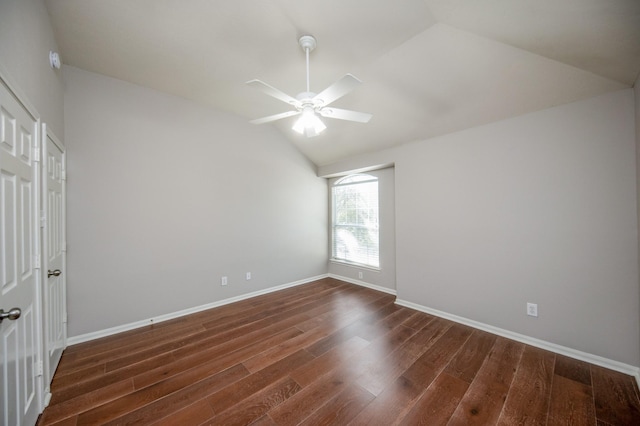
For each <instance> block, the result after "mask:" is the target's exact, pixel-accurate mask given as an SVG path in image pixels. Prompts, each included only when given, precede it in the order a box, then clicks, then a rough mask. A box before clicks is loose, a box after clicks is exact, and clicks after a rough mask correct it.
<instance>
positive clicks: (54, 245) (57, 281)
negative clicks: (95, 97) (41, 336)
mask: <svg viewBox="0 0 640 426" xmlns="http://www.w3.org/2000/svg"><path fill="white" fill-rule="evenodd" d="M42 134H43V138H44V139H45V141H44V144H43V146H44V154H43V156H42V157H43V161H42V177H43V179H42V192H43V194H45V195H44V196H43V198H42V210H43V212H44V214H45V220H44V221H43V223H44V230H43V237H44V238H43V244H42V246H43V258H44V265H43V269H44V271H46V276H44V277H43V280H44V292H43V293H44V318H45V321H44V323H45V324H46V329H45V344H46V347H45V349H46V356H47V360H46V361H47V368H46V373H47V374H46V375H47V377H46V380H47V382H46V383H47V384H48V383H51V379H52V378H53V373H55V371H56V367H57V366H58V363H59V362H60V357H61V356H62V351H63V350H64V348H65V346H66V340H67V327H66V326H67V324H66V322H67V319H66V317H67V314H66V312H67V305H66V291H65V289H66V285H65V273H64V272H65V252H66V247H65V246H66V243H65V240H66V239H65V188H64V184H65V154H64V151H63V149H62V144H61V143H60V142H59V141H58V139H57V138H56V137H55V136H54V135H53V134H52V133H51V132H50V131H47V127H46V125H45V124H43V125H42ZM47 391H48V390H47Z"/></svg>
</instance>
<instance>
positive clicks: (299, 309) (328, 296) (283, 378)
mask: <svg viewBox="0 0 640 426" xmlns="http://www.w3.org/2000/svg"><path fill="white" fill-rule="evenodd" d="M51 390H52V393H53V395H52V398H51V401H50V404H49V406H48V407H47V408H46V409H45V411H44V413H43V414H42V415H41V416H40V418H39V420H38V426H45V425H55V424H57V425H59V426H72V425H84V424H107V425H149V424H159V425H178V424H179V425H182V424H185V425H191V424H193V425H197V424H223V423H224V424H235V423H237V424H246V423H250V422H251V423H252V424H254V425H263V426H274V425H289V424H291V425H293V424H313V425H316V424H340V425H343V424H348V423H351V424H353V425H364V424H367V425H369V424H371V425H384V426H388V425H393V424H398V423H403V424H421V422H424V423H426V424H430V425H431V424H440V423H443V424H444V423H448V424H449V425H451V426H455V425H492V424H504V425H507V424H508V425H511V424H521V423H522V424H548V425H550V426H551V425H553V426H555V424H594V422H595V424H597V425H599V426H618V425H626V424H634V425H635V424H640V397H639V391H638V388H637V384H636V383H635V379H634V378H633V377H630V376H627V375H624V374H621V373H616V372H613V371H610V370H606V369H603V368H601V367H596V366H593V365H589V364H587V363H585V362H582V361H576V360H573V359H570V358H567V357H565V356H561V355H555V354H551V353H549V352H545V351H543V350H541V349H537V348H533V347H530V346H527V345H524V344H522V343H518V342H514V341H512V340H508V339H505V338H503V337H497V336H493V335H490V334H487V333H485V332H482V331H480V330H475V329H473V328H470V327H468V326H465V325H462V324H457V323H454V322H452V321H449V320H447V319H443V318H438V317H434V316H432V315H429V314H425V313H422V312H418V311H415V310H412V309H409V308H406V307H403V306H400V305H397V304H395V297H394V296H393V295H390V294H387V293H382V292H378V291H375V290H372V289H369V288H365V287H361V286H356V285H353V284H349V283H345V282H342V281H338V280H335V279H333V278H323V279H321V280H318V281H315V282H313V283H308V284H304V285H301V286H297V287H292V288H288V289H285V290H281V291H278V292H273V293H269V294H265V295H262V296H258V297H255V298H251V299H245V300H242V301H239V302H237V303H233V304H229V305H225V306H220V307H218V308H214V309H209V310H204V311H200V312H197V313H194V314H191V315H188V316H184V317H180V318H175V319H172V320H169V321H164V322H161V323H157V324H151V325H149V326H145V327H142V328H139V329H136V330H130V331H127V332H124V333H120V334H117V335H112V336H108V337H105V338H101V339H98V340H95V341H91V342H85V343H81V344H79V345H74V346H72V347H70V348H67V349H66V350H65V351H64V352H63V355H62V359H61V361H60V365H59V367H58V369H57V371H56V374H55V376H54V380H53V383H52V386H51ZM590 396H592V397H590Z"/></svg>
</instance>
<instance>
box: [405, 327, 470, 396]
mask: <svg viewBox="0 0 640 426" xmlns="http://www.w3.org/2000/svg"><path fill="white" fill-rule="evenodd" d="M448 324H449V325H450V327H449V328H448V329H447V331H446V332H445V333H444V334H443V335H442V336H441V337H440V338H439V339H438V340H437V341H436V342H435V343H434V344H433V345H432V346H431V347H430V348H429V349H427V350H426V351H425V352H424V354H422V356H420V358H418V359H417V360H416V362H414V363H413V364H412V365H411V366H410V367H409V368H408V369H407V370H406V371H405V372H404V373H403V374H402V375H403V376H404V377H405V378H407V379H409V380H410V381H412V382H413V383H416V384H422V385H423V386H424V387H425V388H426V387H428V386H430V385H431V382H432V381H433V380H434V379H435V378H436V376H437V375H438V374H439V373H440V371H442V370H443V369H444V368H445V367H446V366H447V364H448V363H449V361H451V359H452V358H453V356H455V354H456V353H458V350H460V348H461V347H462V345H463V344H464V342H465V341H466V340H467V338H468V337H469V336H470V335H471V331H472V330H471V328H469V327H467V326H464V325H461V324H453V323H451V322H448Z"/></svg>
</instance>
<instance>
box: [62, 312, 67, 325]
mask: <svg viewBox="0 0 640 426" xmlns="http://www.w3.org/2000/svg"><path fill="white" fill-rule="evenodd" d="M62 323H63V324H66V323H67V313H66V312H65V313H64V315H62Z"/></svg>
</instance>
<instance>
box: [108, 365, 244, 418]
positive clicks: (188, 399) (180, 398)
mask: <svg viewBox="0 0 640 426" xmlns="http://www.w3.org/2000/svg"><path fill="white" fill-rule="evenodd" d="M247 375H248V372H247V371H246V370H245V369H243V368H242V366H241V365H240V364H238V365H235V366H233V367H230V368H229V369H227V370H225V371H223V372H221V373H218V374H214V375H211V376H209V377H206V378H203V379H202V380H199V381H194V383H191V384H189V383H187V384H186V385H185V386H182V387H180V388H179V389H178V390H176V391H175V392H172V393H170V394H168V395H167V396H164V397H157V398H154V399H153V400H152V401H151V402H149V403H148V404H146V405H143V406H140V407H138V408H136V409H135V410H133V411H129V412H127V413H126V414H124V415H122V416H119V417H117V418H115V419H114V420H111V421H109V422H107V423H106V424H113V425H119V424H120V425H122V424H126V425H146V424H149V423H151V422H153V421H155V420H158V419H161V418H163V417H165V416H168V415H170V414H171V413H172V412H176V411H180V410H182V408H183V407H185V406H188V405H190V404H191V403H192V402H193V401H198V400H202V401H205V403H206V405H207V406H209V407H210V405H209V403H207V402H206V400H205V399H206V397H208V396H209V395H211V394H212V393H214V392H216V391H218V390H220V389H223V388H224V387H226V386H228V385H230V384H232V383H235V382H236V381H238V380H239V379H241V378H243V377H246V376H247ZM213 414H214V413H213V411H212V412H211V415H210V416H208V417H205V418H204V419H203V420H202V421H205V420H206V419H208V418H209V417H211V416H212V415H213Z"/></svg>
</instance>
